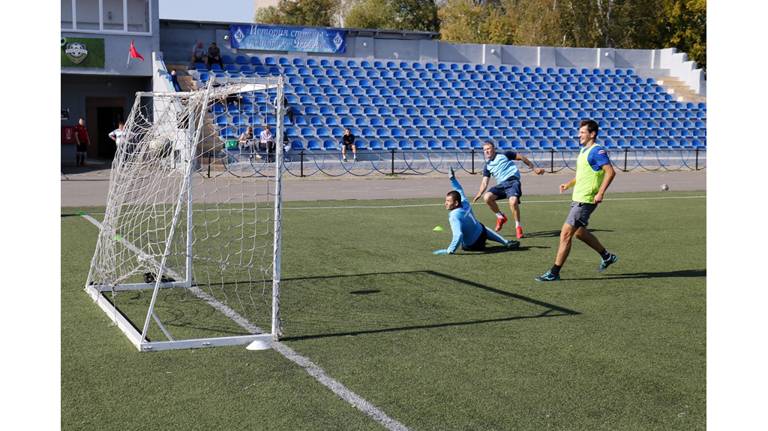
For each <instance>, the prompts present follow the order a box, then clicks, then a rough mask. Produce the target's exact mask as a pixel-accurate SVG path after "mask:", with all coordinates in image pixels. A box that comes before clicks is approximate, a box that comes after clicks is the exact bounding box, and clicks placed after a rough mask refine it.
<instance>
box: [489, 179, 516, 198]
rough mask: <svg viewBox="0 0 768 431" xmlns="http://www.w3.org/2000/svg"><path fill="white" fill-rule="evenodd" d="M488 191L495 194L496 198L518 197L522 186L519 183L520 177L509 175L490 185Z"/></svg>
mask: <svg viewBox="0 0 768 431" xmlns="http://www.w3.org/2000/svg"><path fill="white" fill-rule="evenodd" d="M488 191H489V192H491V193H493V194H494V195H496V197H497V198H498V199H506V198H511V197H513V196H514V197H516V198H518V199H519V198H520V196H522V195H523V188H522V186H521V185H520V178H517V177H511V178H507V179H506V180H504V181H502V182H500V183H498V184H496V185H495V186H493V187H491V189H490V190H488Z"/></svg>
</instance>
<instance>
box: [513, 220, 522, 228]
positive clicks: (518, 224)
mask: <svg viewBox="0 0 768 431" xmlns="http://www.w3.org/2000/svg"><path fill="white" fill-rule="evenodd" d="M515 227H523V225H521V224H520V222H519V221H517V220H515Z"/></svg>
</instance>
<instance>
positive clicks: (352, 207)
mask: <svg viewBox="0 0 768 431" xmlns="http://www.w3.org/2000/svg"><path fill="white" fill-rule="evenodd" d="M706 197H707V196H706V195H694V196H656V197H652V196H651V197H637V198H608V199H606V200H604V201H603V202H614V201H658V200H677V199H706ZM382 200H385V199H382ZM524 202H525V203H526V204H560V203H568V202H570V200H568V199H552V200H535V201H532V200H525V201H524ZM443 205H444V204H405V205H341V206H317V207H291V206H286V205H283V211H292V210H297V211H306V210H356V209H372V210H374V209H398V208H424V207H442V206H443ZM472 205H481V206H482V205H484V203H483V202H475V203H473V204H472ZM264 209H269V208H267V207H265V208H264ZM195 211H199V210H195ZM202 211H218V209H210V210H207V209H206V210H202ZM88 214H104V213H103V212H89V213H88Z"/></svg>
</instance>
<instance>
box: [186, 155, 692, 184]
mask: <svg viewBox="0 0 768 431" xmlns="http://www.w3.org/2000/svg"><path fill="white" fill-rule="evenodd" d="M257 154H258V157H257ZM284 154H285V169H286V172H287V173H288V174H290V175H292V176H294V177H311V176H314V175H318V174H321V175H325V176H329V177H341V176H345V175H349V176H357V177H364V176H369V175H390V176H391V175H427V174H431V173H440V174H445V173H447V172H448V167H453V168H454V169H457V170H463V171H464V172H466V173H469V174H479V173H482V169H483V164H484V162H485V160H484V156H483V152H482V150H476V149H472V150H399V149H389V150H378V151H376V150H373V151H372V150H360V151H358V152H357V159H356V160H352V159H351V158H352V152H351V151H348V152H347V158H348V161H343V160H342V159H341V152H340V151H333V150H319V151H309V150H299V151H287V152H285V153H284ZM520 154H522V155H525V156H526V157H527V158H528V159H529V160H531V161H532V162H533V163H534V164H535V165H536V166H537V167H542V168H544V169H546V170H547V172H549V173H557V172H560V171H574V170H575V169H576V157H577V156H578V150H532V151H528V150H526V151H522V152H520ZM609 155H610V157H611V162H612V163H613V166H614V168H616V169H617V170H620V171H623V172H632V171H645V172H656V171H669V172H672V171H698V170H702V169H706V162H707V158H706V155H707V152H706V149H704V148H697V149H653V150H650V149H629V148H624V149H613V150H609ZM203 163H204V164H203V166H201V169H203V170H206V175H208V176H211V175H215V173H216V172H219V171H222V170H229V169H230V168H233V167H237V171H238V173H239V175H242V174H243V172H247V175H249V176H273V175H274V157H273V156H272V155H271V154H267V153H265V152H261V153H259V152H253V153H248V152H243V151H220V152H218V153H216V154H211V155H210V156H209V157H208V160H207V163H205V161H204V162H203ZM206 165H207V166H206ZM518 167H519V168H520V170H521V172H523V173H526V172H528V171H530V169H528V167H527V166H525V164H523V163H518ZM244 168H246V169H244Z"/></svg>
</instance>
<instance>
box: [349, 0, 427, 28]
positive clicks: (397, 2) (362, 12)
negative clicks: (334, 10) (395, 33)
mask: <svg viewBox="0 0 768 431" xmlns="http://www.w3.org/2000/svg"><path fill="white" fill-rule="evenodd" d="M344 26H345V27H354V28H383V29H391V30H409V31H434V32H437V31H439V30H440V21H439V19H438V16H437V5H436V4H435V1H434V0H359V1H357V2H355V4H354V5H352V7H351V8H350V10H349V12H348V13H347V16H346V18H345V19H344Z"/></svg>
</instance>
